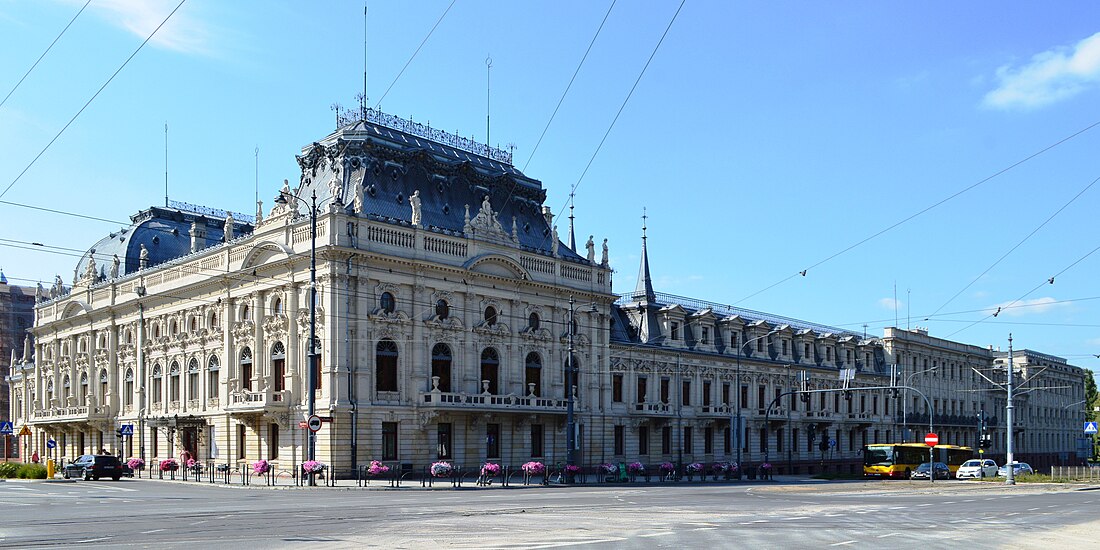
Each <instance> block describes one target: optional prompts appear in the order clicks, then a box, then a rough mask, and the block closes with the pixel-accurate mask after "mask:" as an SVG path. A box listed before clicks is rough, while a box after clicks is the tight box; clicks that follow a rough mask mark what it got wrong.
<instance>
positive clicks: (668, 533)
mask: <svg viewBox="0 0 1100 550" xmlns="http://www.w3.org/2000/svg"><path fill="white" fill-rule="evenodd" d="M675 534H676V533H673V532H672V531H662V532H660V533H646V534H644V535H638V536H639V537H663V536H665V535H675Z"/></svg>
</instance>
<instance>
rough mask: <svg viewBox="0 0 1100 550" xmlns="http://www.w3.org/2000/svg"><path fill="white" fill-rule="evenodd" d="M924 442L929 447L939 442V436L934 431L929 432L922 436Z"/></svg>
mask: <svg viewBox="0 0 1100 550" xmlns="http://www.w3.org/2000/svg"><path fill="white" fill-rule="evenodd" d="M924 444H925V445H928V446H929V447H935V446H936V445H939V444H940V436H938V435H936V434H934V433H930V434H928V435H926V436H924Z"/></svg>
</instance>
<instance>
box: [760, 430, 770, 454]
mask: <svg viewBox="0 0 1100 550" xmlns="http://www.w3.org/2000/svg"><path fill="white" fill-rule="evenodd" d="M767 450H768V430H766V429H764V428H760V452H764V451H767Z"/></svg>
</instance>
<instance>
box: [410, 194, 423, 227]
mask: <svg viewBox="0 0 1100 550" xmlns="http://www.w3.org/2000/svg"><path fill="white" fill-rule="evenodd" d="M409 204H410V205H412V220H411V223H412V225H413V227H420V190H419V189H417V190H416V191H413V194H412V196H411V197H409Z"/></svg>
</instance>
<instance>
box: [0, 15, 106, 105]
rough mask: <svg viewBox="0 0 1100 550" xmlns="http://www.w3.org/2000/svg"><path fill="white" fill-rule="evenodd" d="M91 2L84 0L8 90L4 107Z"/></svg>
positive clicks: (0, 103) (0, 102)
mask: <svg viewBox="0 0 1100 550" xmlns="http://www.w3.org/2000/svg"><path fill="white" fill-rule="evenodd" d="M91 3H92V0H88V1H87V2H84V5H83V6H80V10H79V11H77V12H76V15H74V16H73V18H72V19H70V20H69V24H68V25H65V28H64V29H61V33H60V34H58V35H57V38H54V39H53V42H50V45H49V46H46V51H44V52H42V55H40V56H38V59H37V60H35V62H34V64H33V65H31V68H29V69H27V72H26V73H25V74H24V75H23V78H20V79H19V82H16V83H15V86H13V87H12V89H11V91H10V92H8V95H6V96H4V100H3V101H0V107H3V106H4V104H5V103H7V102H8V98H10V97H11V94H14V93H15V90H18V89H19V85H20V84H22V83H23V81H24V80H26V79H27V77H28V76H30V74H31V71H33V70H34V68H35V67H37V66H38V64H39V63H41V62H42V58H44V57H46V54H48V53H50V50H51V49H53V46H54V44H57V41H58V40H61V37H62V36H64V35H65V31H67V30H69V27H71V26H72V25H73V22H75V21H76V18H77V17H80V14H82V13H84V8H86V7H88V4H91Z"/></svg>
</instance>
